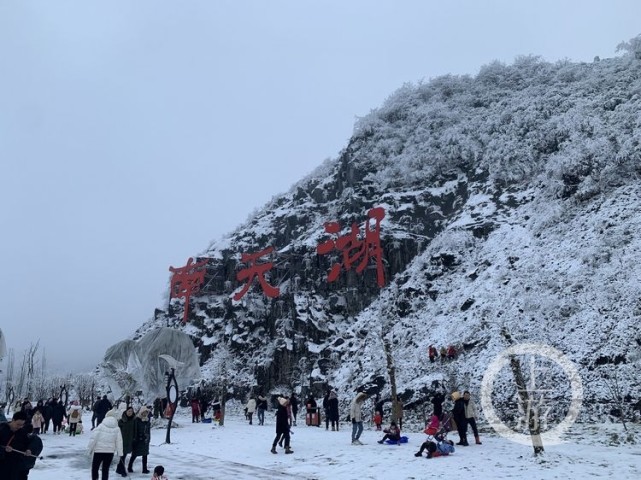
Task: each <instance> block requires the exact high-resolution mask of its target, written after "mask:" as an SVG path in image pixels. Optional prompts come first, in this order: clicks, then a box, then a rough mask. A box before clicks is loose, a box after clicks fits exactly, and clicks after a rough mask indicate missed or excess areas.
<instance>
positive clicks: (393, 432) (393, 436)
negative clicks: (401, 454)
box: [378, 422, 401, 445]
mask: <svg viewBox="0 0 641 480" xmlns="http://www.w3.org/2000/svg"><path fill="white" fill-rule="evenodd" d="M383 431H384V432H385V436H384V437H383V438H382V439H380V440H379V441H378V443H383V442H384V441H385V440H391V441H393V442H397V443H398V444H399V445H400V444H401V430H400V429H399V428H398V427H397V426H396V422H392V423H390V426H389V428H386V429H385V430H383Z"/></svg>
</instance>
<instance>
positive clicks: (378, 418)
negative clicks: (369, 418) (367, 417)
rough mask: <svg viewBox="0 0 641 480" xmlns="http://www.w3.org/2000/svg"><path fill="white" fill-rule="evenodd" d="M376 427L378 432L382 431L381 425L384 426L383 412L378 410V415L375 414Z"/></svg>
mask: <svg viewBox="0 0 641 480" xmlns="http://www.w3.org/2000/svg"><path fill="white" fill-rule="evenodd" d="M374 425H376V430H377V431H379V432H380V431H381V425H383V415H381V412H379V411H378V410H376V413H375V414H374Z"/></svg>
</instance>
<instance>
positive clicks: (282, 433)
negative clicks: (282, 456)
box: [271, 396, 294, 453]
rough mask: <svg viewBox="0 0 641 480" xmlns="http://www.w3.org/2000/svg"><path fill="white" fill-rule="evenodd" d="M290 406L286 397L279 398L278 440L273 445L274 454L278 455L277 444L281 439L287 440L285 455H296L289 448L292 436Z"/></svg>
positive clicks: (277, 412)
mask: <svg viewBox="0 0 641 480" xmlns="http://www.w3.org/2000/svg"><path fill="white" fill-rule="evenodd" d="M288 406H289V399H288V398H287V397H284V396H279V397H278V409H277V410H276V438H274V442H273V443H272V449H271V452H272V453H278V452H277V451H276V444H278V441H279V440H280V439H281V438H284V439H285V453H294V451H293V450H292V449H291V448H290V446H289V441H290V435H289V413H288V411H287V407H288Z"/></svg>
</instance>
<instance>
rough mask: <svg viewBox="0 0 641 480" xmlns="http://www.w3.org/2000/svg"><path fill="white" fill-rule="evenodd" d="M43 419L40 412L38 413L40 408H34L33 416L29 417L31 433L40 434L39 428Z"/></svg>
mask: <svg viewBox="0 0 641 480" xmlns="http://www.w3.org/2000/svg"><path fill="white" fill-rule="evenodd" d="M44 421H45V417H43V416H42V413H40V410H36V413H34V414H33V417H31V425H33V433H35V434H36V435H39V434H40V429H41V428H42V424H43V423H44Z"/></svg>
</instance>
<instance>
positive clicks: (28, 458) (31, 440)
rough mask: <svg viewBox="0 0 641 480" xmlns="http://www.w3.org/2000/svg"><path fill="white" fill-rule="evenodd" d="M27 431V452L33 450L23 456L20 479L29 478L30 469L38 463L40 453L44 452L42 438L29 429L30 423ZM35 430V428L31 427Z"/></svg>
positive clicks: (25, 479)
mask: <svg viewBox="0 0 641 480" xmlns="http://www.w3.org/2000/svg"><path fill="white" fill-rule="evenodd" d="M25 429H26V431H27V441H28V443H27V446H26V449H25V452H31V455H24V456H23V457H22V464H21V465H20V473H19V475H18V479H19V480H27V479H28V478H29V470H31V469H32V468H33V467H34V466H35V465H36V459H37V458H38V455H40V453H42V448H43V445H42V440H41V439H40V437H39V436H38V435H37V434H35V433H33V431H31V432H30V431H29V430H30V428H29V425H27V426H26V427H25ZM31 430H33V429H31Z"/></svg>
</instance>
